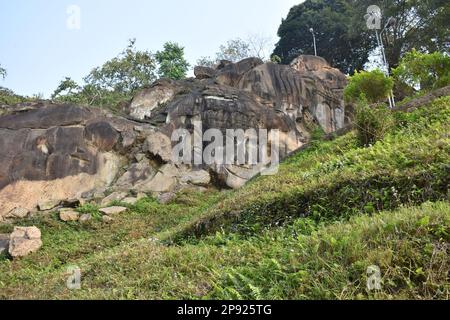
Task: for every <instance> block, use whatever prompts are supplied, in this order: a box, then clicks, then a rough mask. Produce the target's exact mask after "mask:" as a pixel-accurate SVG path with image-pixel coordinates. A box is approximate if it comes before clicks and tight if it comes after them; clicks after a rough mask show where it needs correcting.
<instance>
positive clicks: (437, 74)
mask: <svg viewBox="0 0 450 320" xmlns="http://www.w3.org/2000/svg"><path fill="white" fill-rule="evenodd" d="M393 74H394V77H395V79H396V81H398V82H400V83H402V84H406V85H409V86H412V87H420V89H421V90H426V91H428V90H433V89H438V88H442V87H445V86H448V85H450V57H449V56H448V55H446V54H443V53H440V52H434V53H431V54H426V53H421V52H418V51H416V50H412V51H411V52H408V53H407V54H405V56H404V57H403V59H402V60H401V62H400V65H399V66H398V67H397V68H396V69H394V71H393Z"/></svg>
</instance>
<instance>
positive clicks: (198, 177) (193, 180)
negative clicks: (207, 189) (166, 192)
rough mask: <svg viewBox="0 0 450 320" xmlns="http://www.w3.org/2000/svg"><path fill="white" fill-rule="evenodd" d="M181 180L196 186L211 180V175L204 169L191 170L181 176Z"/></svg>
mask: <svg viewBox="0 0 450 320" xmlns="http://www.w3.org/2000/svg"><path fill="white" fill-rule="evenodd" d="M181 182H184V183H190V184H193V185H196V186H207V185H208V184H210V182H211V176H210V175H209V173H208V172H207V171H205V170H199V171H191V172H188V173H187V174H185V175H184V176H183V177H181Z"/></svg>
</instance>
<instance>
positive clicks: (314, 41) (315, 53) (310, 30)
mask: <svg viewBox="0 0 450 320" xmlns="http://www.w3.org/2000/svg"><path fill="white" fill-rule="evenodd" d="M309 32H311V33H312V36H313V43H314V55H315V56H316V57H317V46H316V35H315V34H314V29H313V28H310V29H309Z"/></svg>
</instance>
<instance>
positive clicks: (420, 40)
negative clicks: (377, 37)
mask: <svg viewBox="0 0 450 320" xmlns="http://www.w3.org/2000/svg"><path fill="white" fill-rule="evenodd" d="M356 4H357V10H356V14H357V15H363V14H365V13H366V12H367V7H368V6H369V5H373V4H375V5H377V6H378V7H380V9H381V13H382V27H383V26H384V25H385V24H386V22H387V21H388V19H389V18H390V17H392V18H394V19H395V20H394V21H395V23H393V24H392V26H389V28H387V29H386V30H385V32H383V41H384V43H385V46H386V56H387V60H388V62H389V65H390V66H391V67H392V68H394V67H397V66H398V65H399V61H400V59H401V57H402V56H403V55H404V54H405V53H406V52H409V51H411V50H412V49H416V50H418V51H421V52H435V51H440V52H447V53H448V51H449V48H450V33H449V28H450V3H449V2H448V0H381V1H380V0H378V1H373V0H360V1H357V3H356Z"/></svg>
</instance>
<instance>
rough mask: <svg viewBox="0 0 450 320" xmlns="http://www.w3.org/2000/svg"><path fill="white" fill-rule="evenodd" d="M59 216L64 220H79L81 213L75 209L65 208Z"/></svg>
mask: <svg viewBox="0 0 450 320" xmlns="http://www.w3.org/2000/svg"><path fill="white" fill-rule="evenodd" d="M59 218H60V219H61V220H62V221H64V222H69V221H78V219H79V218H80V214H79V213H78V212H76V211H73V210H63V211H60V213H59Z"/></svg>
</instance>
